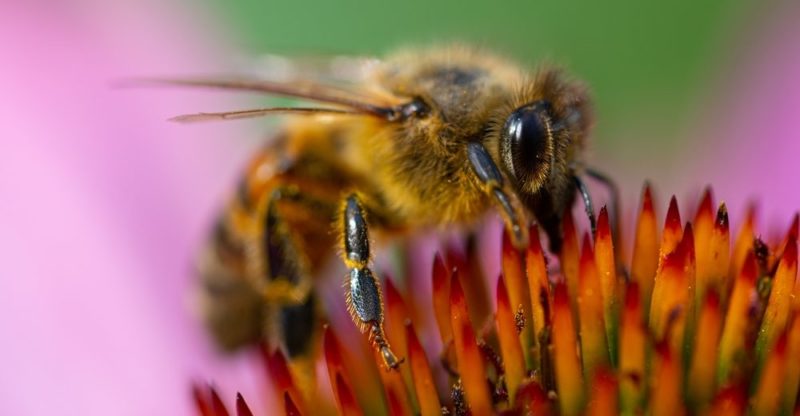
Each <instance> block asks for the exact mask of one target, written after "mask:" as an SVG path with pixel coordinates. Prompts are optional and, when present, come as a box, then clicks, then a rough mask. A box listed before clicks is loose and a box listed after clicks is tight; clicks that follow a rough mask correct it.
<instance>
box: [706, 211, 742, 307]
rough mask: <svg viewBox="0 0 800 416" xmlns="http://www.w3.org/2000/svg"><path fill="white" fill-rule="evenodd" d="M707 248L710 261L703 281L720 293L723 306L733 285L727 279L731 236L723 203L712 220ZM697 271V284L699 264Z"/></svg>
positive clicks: (731, 281) (731, 280) (730, 280)
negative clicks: (712, 224) (712, 227)
mask: <svg viewBox="0 0 800 416" xmlns="http://www.w3.org/2000/svg"><path fill="white" fill-rule="evenodd" d="M709 247H710V249H709V251H710V256H711V259H710V261H709V262H708V269H707V271H706V273H707V275H706V276H705V277H704V278H703V280H704V281H707V282H709V283H710V286H711V287H714V288H715V289H716V290H717V291H718V292H719V293H720V295H721V296H720V300H721V303H722V304H723V305H724V304H726V303H727V297H728V293H730V288H731V286H732V283H733V279H727V276H728V268H729V267H730V263H731V235H730V224H729V221H728V208H727V207H726V206H725V204H724V203H723V204H720V206H719V209H717V217H716V218H715V219H714V231H713V232H712V234H711V241H710V243H709ZM698 261H699V260H698ZM697 270H698V275H697V276H698V277H697V280H698V282H699V281H700V274H699V271H700V268H699V264H698V269H697ZM698 290H699V289H698ZM700 295H702V294H700Z"/></svg>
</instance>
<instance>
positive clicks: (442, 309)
mask: <svg viewBox="0 0 800 416" xmlns="http://www.w3.org/2000/svg"><path fill="white" fill-rule="evenodd" d="M450 274H451V272H450V271H448V270H447V268H446V267H445V265H444V260H442V256H441V255H439V254H438V253H437V254H436V257H434V258H433V272H432V278H433V311H434V314H435V316H436V323H437V325H438V327H439V335H440V336H441V339H442V344H445V345H446V344H447V343H448V342H450V341H451V340H452V339H453V329H452V326H451V325H450Z"/></svg>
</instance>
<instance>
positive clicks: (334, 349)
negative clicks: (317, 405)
mask: <svg viewBox="0 0 800 416" xmlns="http://www.w3.org/2000/svg"><path fill="white" fill-rule="evenodd" d="M322 349H323V351H324V353H325V363H326V364H327V367H328V377H329V379H330V383H331V387H332V388H333V392H334V396H335V398H336V406H337V408H338V409H339V413H340V414H347V412H350V414H361V409H360V407H359V406H358V404H357V403H356V399H355V396H354V394H353V390H352V388H351V387H350V385H349V384H348V383H347V380H346V377H343V376H342V375H343V374H345V375H346V374H347V370H346V369H345V368H344V360H343V357H342V351H341V347H340V343H339V340H338V339H337V337H336V334H335V333H334V332H333V330H332V329H331V328H330V327H326V328H325V333H324V335H323V345H322ZM354 412H355V413H354Z"/></svg>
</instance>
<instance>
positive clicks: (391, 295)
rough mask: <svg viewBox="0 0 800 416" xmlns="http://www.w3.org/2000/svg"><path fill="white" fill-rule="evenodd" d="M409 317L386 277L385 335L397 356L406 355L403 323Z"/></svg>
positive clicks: (403, 301) (404, 305)
mask: <svg viewBox="0 0 800 416" xmlns="http://www.w3.org/2000/svg"><path fill="white" fill-rule="evenodd" d="M408 319H410V315H409V313H408V308H407V307H406V302H405V300H403V296H402V295H401V294H400V292H398V291H397V288H396V287H395V285H394V283H392V280H391V279H386V324H385V326H386V335H387V336H388V337H389V339H391V340H392V341H393V342H392V347H393V348H394V351H395V353H396V354H398V356H399V357H405V356H407V355H408V351H406V331H405V323H406V321H407V320H408Z"/></svg>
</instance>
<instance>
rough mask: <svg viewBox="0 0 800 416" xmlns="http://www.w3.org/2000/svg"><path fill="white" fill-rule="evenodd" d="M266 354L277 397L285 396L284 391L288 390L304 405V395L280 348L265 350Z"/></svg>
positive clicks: (299, 403)
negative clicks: (295, 381) (271, 351)
mask: <svg viewBox="0 0 800 416" xmlns="http://www.w3.org/2000/svg"><path fill="white" fill-rule="evenodd" d="M264 356H265V359H266V364H267V372H268V373H269V375H270V378H271V379H272V380H273V383H274V384H275V390H276V395H277V397H283V393H284V392H288V393H289V395H290V396H292V400H293V401H294V402H295V403H296V404H297V405H298V406H300V407H302V406H303V405H302V403H303V401H302V397H303V396H302V395H301V394H300V391H299V390H298V389H297V386H296V385H295V383H294V380H293V378H292V374H291V372H290V371H289V366H288V365H287V363H286V358H285V357H284V356H283V353H282V352H281V351H280V350H276V351H275V352H274V353H272V354H270V353H269V352H266V351H264Z"/></svg>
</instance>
